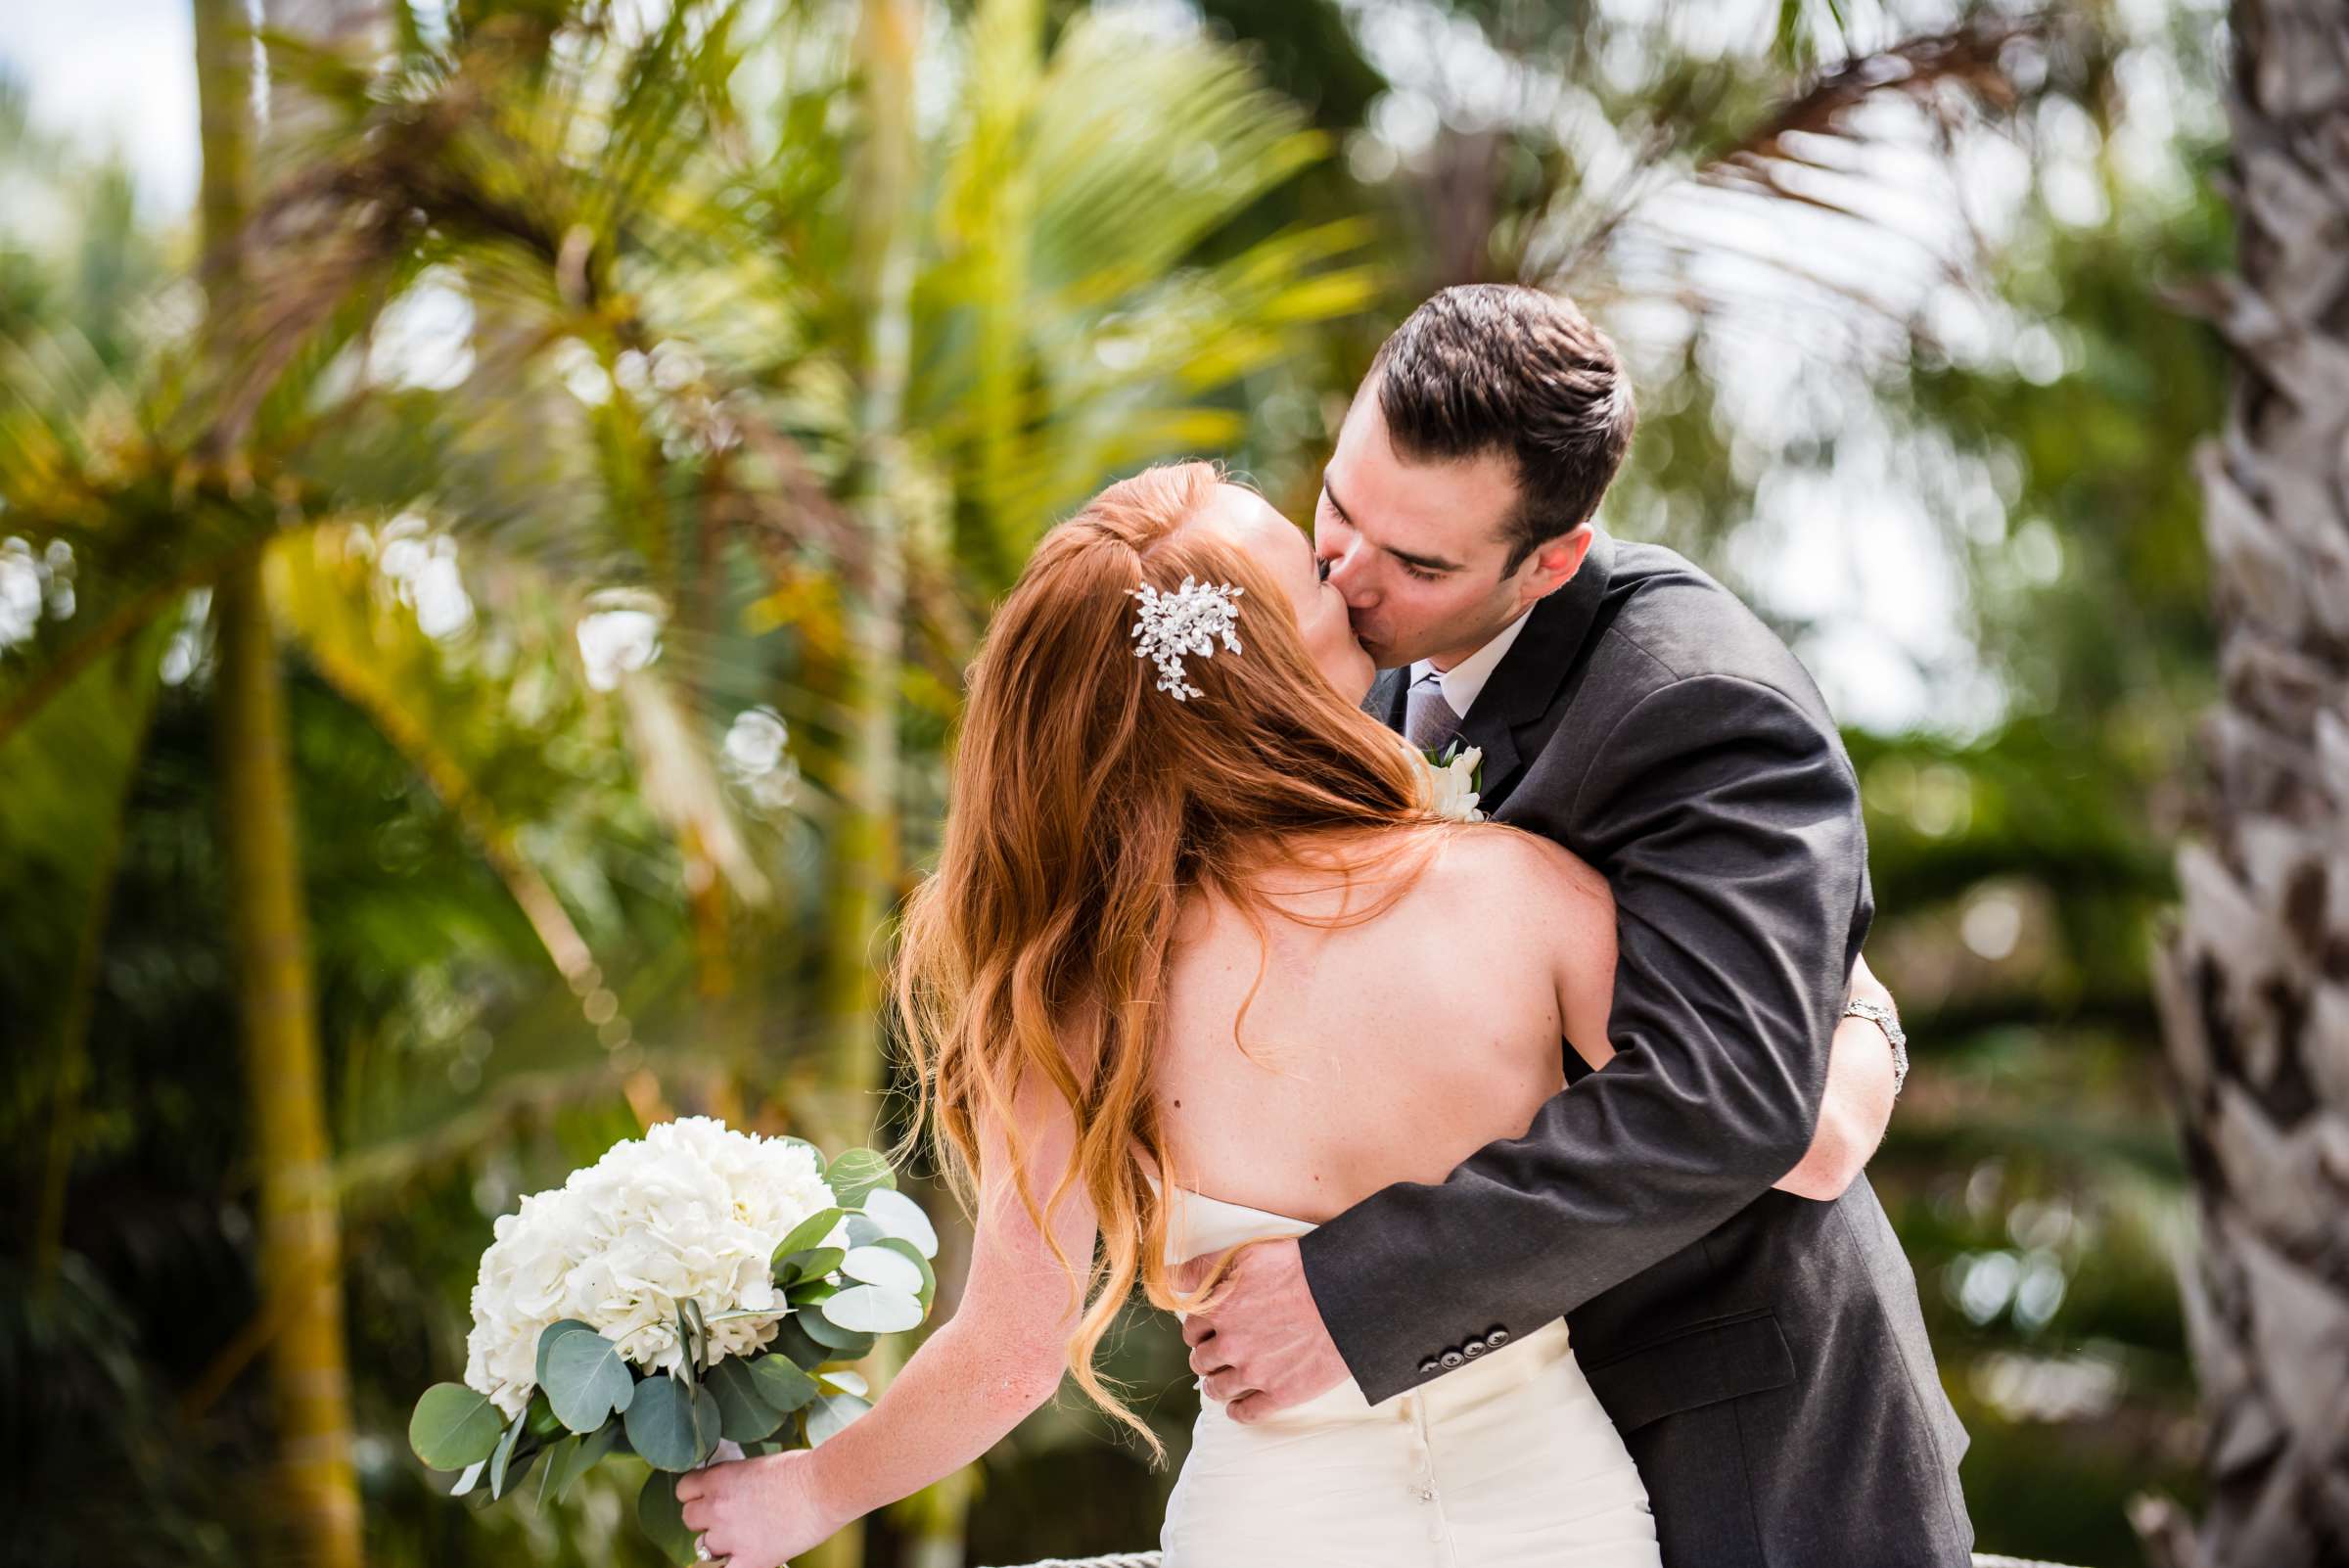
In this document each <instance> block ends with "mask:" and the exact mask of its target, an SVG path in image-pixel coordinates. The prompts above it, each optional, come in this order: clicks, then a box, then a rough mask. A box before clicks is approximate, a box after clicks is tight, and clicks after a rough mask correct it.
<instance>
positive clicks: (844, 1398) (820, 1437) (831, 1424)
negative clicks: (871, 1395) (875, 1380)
mask: <svg viewBox="0 0 2349 1568" xmlns="http://www.w3.org/2000/svg"><path fill="white" fill-rule="evenodd" d="M872 1407H873V1402H872V1401H870V1400H867V1399H859V1398H858V1397H857V1396H855V1395H853V1394H827V1395H825V1396H824V1397H823V1398H822V1399H820V1400H817V1401H816V1402H815V1405H814V1407H812V1408H811V1409H809V1410H808V1412H807V1446H808V1447H809V1448H811V1449H812V1448H820V1447H822V1446H823V1445H824V1444H825V1443H827V1442H829V1441H831V1440H832V1439H833V1438H836V1437H838V1436H840V1434H841V1432H842V1431H843V1430H844V1429H845V1428H846V1427H847V1426H848V1424H849V1423H850V1422H851V1421H853V1420H855V1419H856V1417H858V1416H859V1415H862V1414H863V1413H864V1412H865V1411H867V1410H869V1409H871V1408H872Z"/></svg>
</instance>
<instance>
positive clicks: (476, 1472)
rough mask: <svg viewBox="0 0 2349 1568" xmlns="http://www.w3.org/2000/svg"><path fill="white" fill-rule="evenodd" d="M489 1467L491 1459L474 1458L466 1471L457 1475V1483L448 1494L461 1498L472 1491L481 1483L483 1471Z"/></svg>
mask: <svg viewBox="0 0 2349 1568" xmlns="http://www.w3.org/2000/svg"><path fill="white" fill-rule="evenodd" d="M488 1468H489V1461H488V1460H487V1459H476V1460H474V1461H473V1462H472V1463H471V1464H469V1465H467V1466H465V1473H464V1474H463V1475H460V1476H458V1477H457V1484H456V1485H455V1486H453V1487H450V1488H449V1489H448V1495H449V1496H450V1497H452V1498H461V1497H463V1496H465V1494H466V1493H468V1492H471V1491H472V1490H473V1489H474V1488H475V1487H477V1486H479V1485H481V1482H482V1472H483V1471H484V1470H486V1469H488Z"/></svg>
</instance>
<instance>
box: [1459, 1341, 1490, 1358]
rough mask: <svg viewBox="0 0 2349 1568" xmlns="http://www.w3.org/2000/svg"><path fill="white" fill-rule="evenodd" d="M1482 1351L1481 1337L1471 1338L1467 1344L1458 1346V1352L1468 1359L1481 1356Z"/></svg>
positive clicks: (1483, 1346) (1483, 1347) (1483, 1348)
mask: <svg viewBox="0 0 2349 1568" xmlns="http://www.w3.org/2000/svg"><path fill="white" fill-rule="evenodd" d="M1484 1353H1485V1342H1484V1341H1483V1340H1481V1339H1472V1340H1470V1341H1469V1342H1468V1343H1467V1344H1465V1345H1462V1346H1461V1347H1460V1354H1461V1355H1462V1356H1465V1357H1468V1358H1469V1359H1470V1360H1474V1359H1475V1358H1477V1357H1479V1356H1482V1355H1483V1354H1484Z"/></svg>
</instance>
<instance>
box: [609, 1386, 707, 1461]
mask: <svg viewBox="0 0 2349 1568" xmlns="http://www.w3.org/2000/svg"><path fill="white" fill-rule="evenodd" d="M627 1433H628V1446H629V1447H630V1448H632V1449H634V1450H635V1451H636V1453H638V1454H639V1455H640V1456H641V1457H642V1458H643V1459H644V1462H645V1463H647V1464H649V1465H651V1466H652V1467H653V1468H654V1469H656V1470H669V1471H683V1470H690V1469H692V1468H693V1467H694V1466H695V1465H697V1464H699V1463H700V1462H701V1460H702V1443H701V1433H700V1430H699V1428H698V1427H697V1425H696V1423H695V1418H694V1410H693V1390H692V1389H690V1388H688V1387H686V1386H685V1384H683V1383H681V1382H679V1381H678V1380H677V1379H675V1378H673V1377H666V1376H663V1377H648V1378H646V1379H645V1380H644V1382H643V1383H642V1384H640V1385H639V1386H638V1387H637V1390H636V1397H635V1399H633V1400H632V1401H630V1402H629V1404H628V1412H627Z"/></svg>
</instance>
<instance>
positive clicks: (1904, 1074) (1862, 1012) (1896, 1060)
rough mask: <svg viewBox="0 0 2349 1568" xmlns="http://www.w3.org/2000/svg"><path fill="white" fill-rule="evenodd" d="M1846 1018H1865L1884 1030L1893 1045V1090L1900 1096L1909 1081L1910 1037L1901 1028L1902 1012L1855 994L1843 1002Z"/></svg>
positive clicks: (1885, 1035)
mask: <svg viewBox="0 0 2349 1568" xmlns="http://www.w3.org/2000/svg"><path fill="white" fill-rule="evenodd" d="M1843 1016H1844V1017H1846V1018H1865V1019H1866V1020H1867V1021H1868V1022H1869V1023H1871V1024H1873V1025H1875V1026H1876V1027H1877V1028H1878V1029H1880V1030H1882V1031H1883V1032H1884V1038H1885V1039H1886V1040H1887V1041H1889V1042H1890V1043H1891V1045H1892V1092H1893V1095H1894V1097H1895V1098H1898V1097H1899V1095H1900V1092H1901V1085H1902V1084H1906V1083H1908V1082H1909V1037H1908V1036H1907V1035H1906V1034H1904V1033H1903V1032H1902V1030H1901V1017H1900V1014H1898V1013H1896V1012H1894V1011H1893V1010H1892V1009H1891V1008H1889V1007H1887V1006H1885V1005H1884V1004H1883V1003H1882V1002H1874V1001H1863V1000H1861V999H1860V998H1859V997H1857V996H1855V997H1853V998H1852V999H1851V1000H1849V1001H1847V1002H1845V1003H1844V1004H1843Z"/></svg>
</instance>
